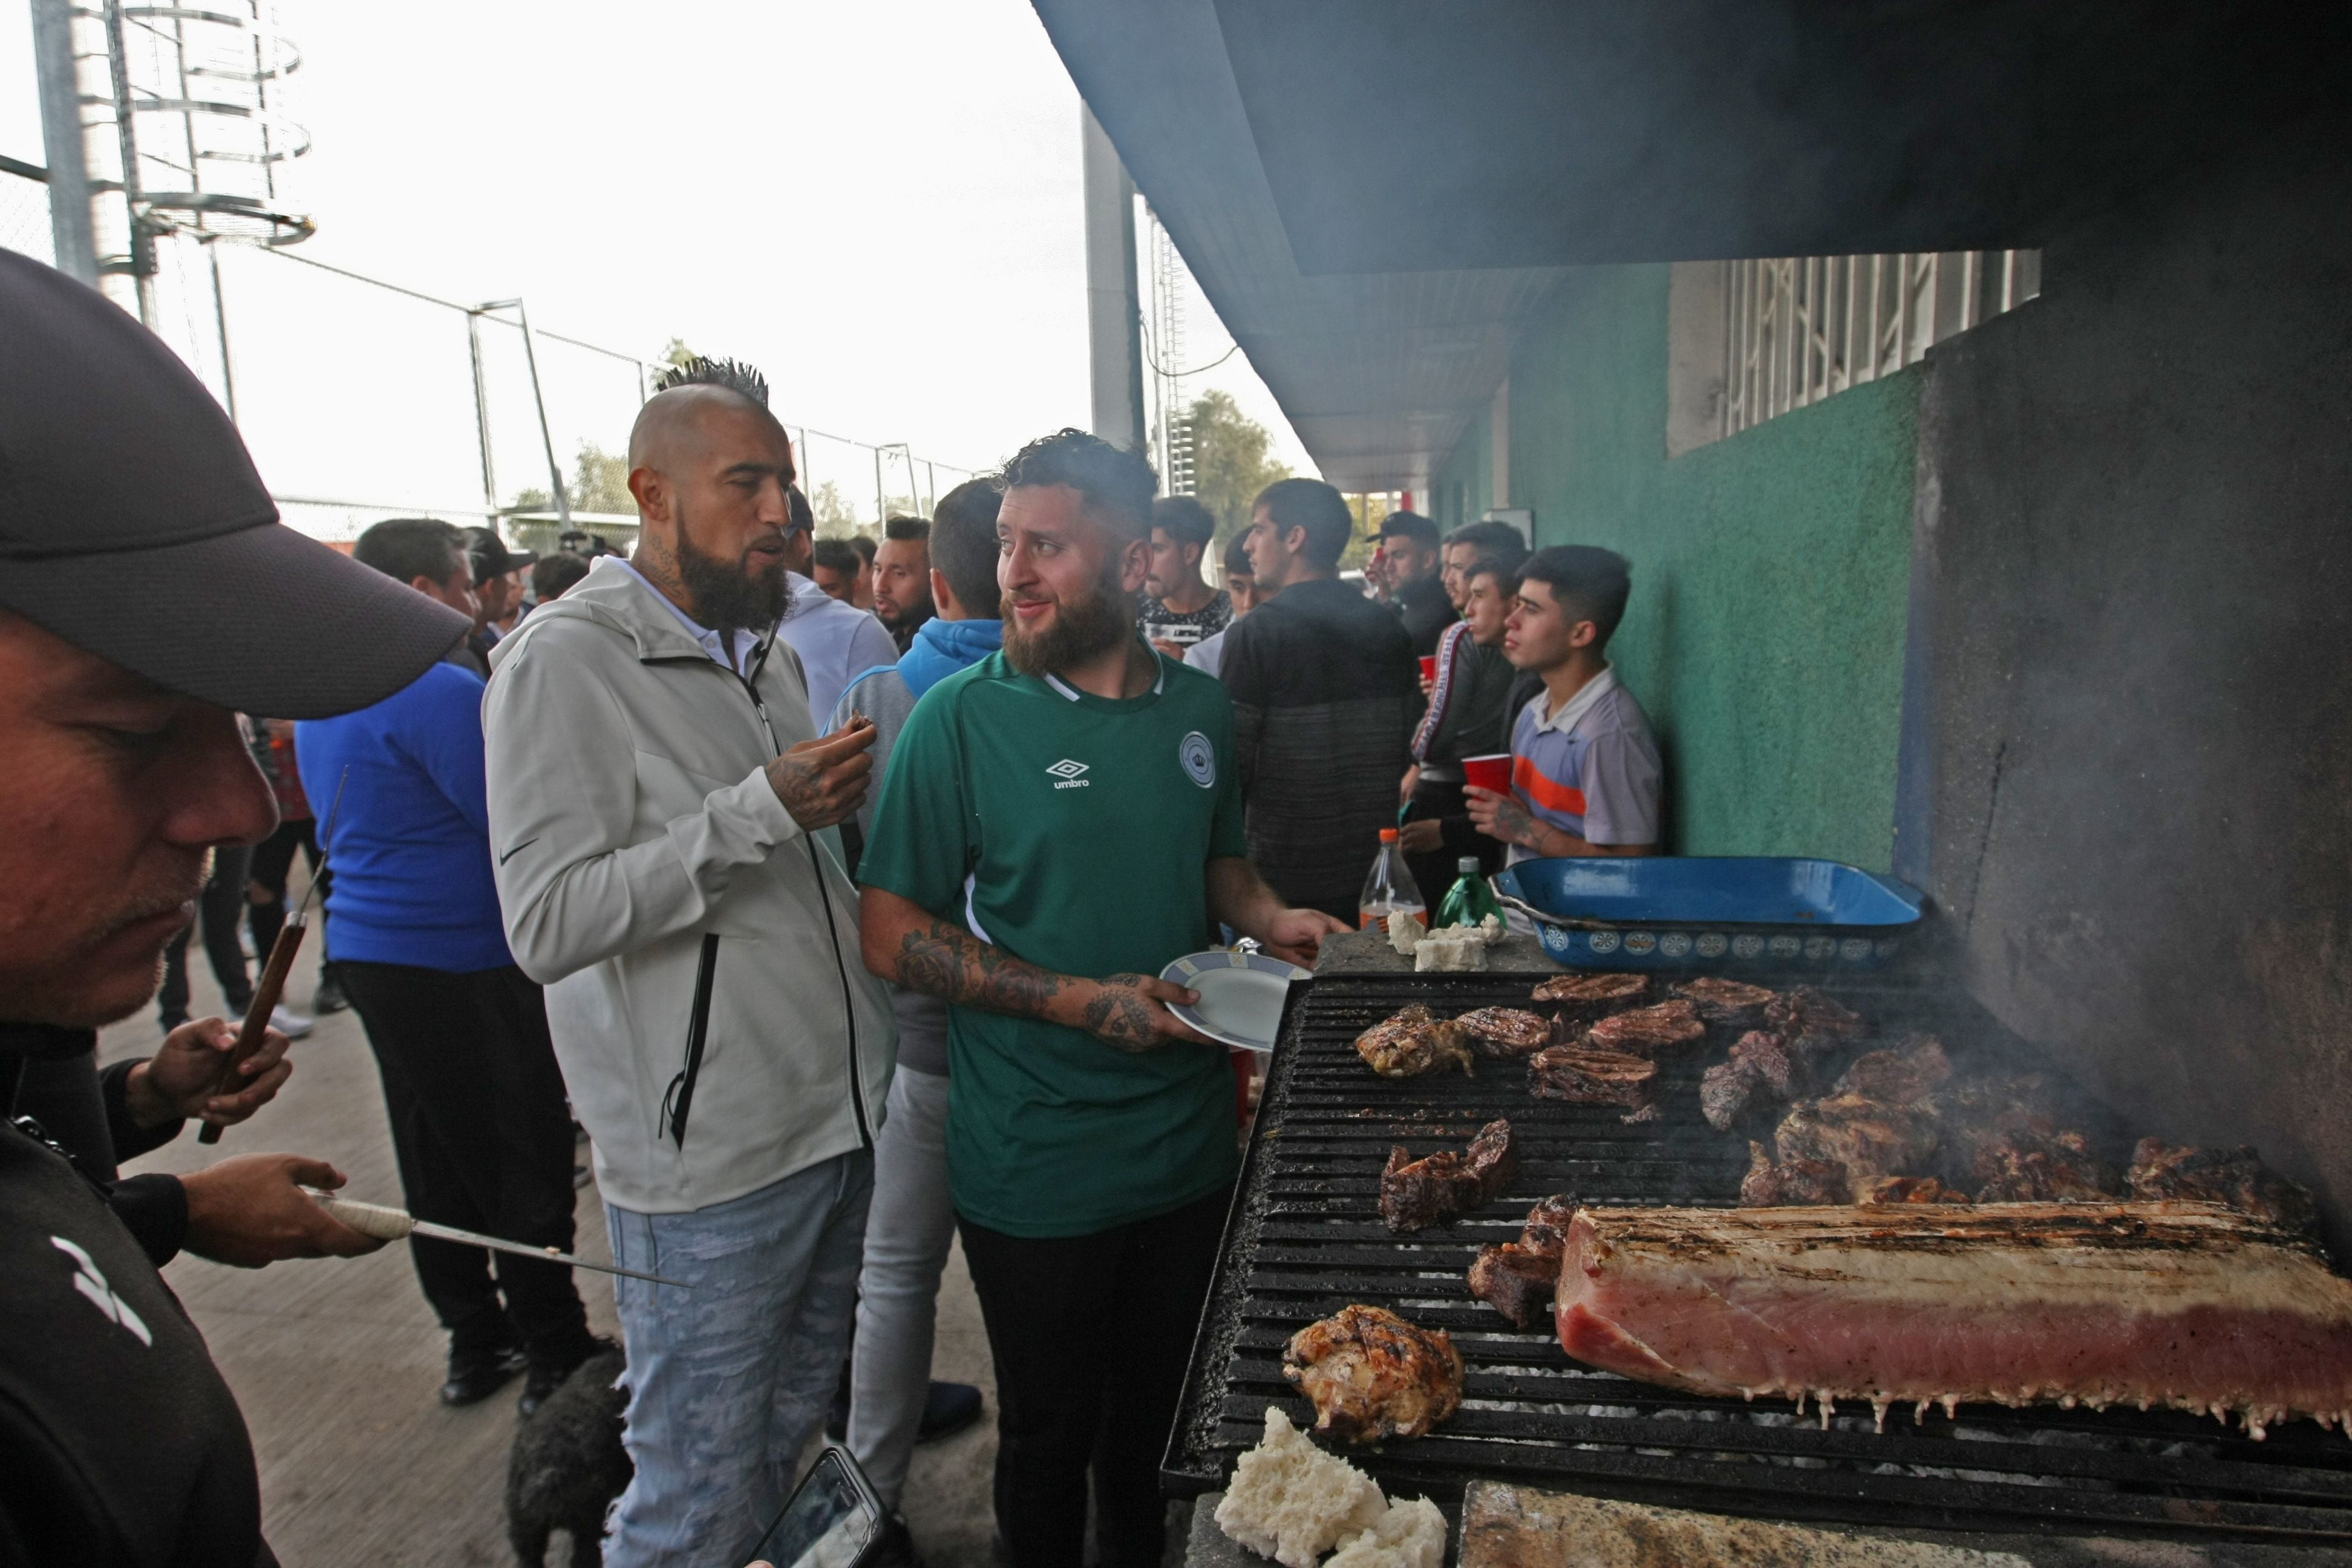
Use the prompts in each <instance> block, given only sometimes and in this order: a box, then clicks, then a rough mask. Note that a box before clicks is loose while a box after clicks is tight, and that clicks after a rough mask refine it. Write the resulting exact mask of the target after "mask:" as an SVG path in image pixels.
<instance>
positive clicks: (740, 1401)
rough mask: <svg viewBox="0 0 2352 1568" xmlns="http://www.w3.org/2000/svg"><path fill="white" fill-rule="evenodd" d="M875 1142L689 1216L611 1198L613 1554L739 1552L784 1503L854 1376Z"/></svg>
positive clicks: (736, 1558) (679, 1561)
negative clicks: (625, 1400)
mask: <svg viewBox="0 0 2352 1568" xmlns="http://www.w3.org/2000/svg"><path fill="white" fill-rule="evenodd" d="M873 1194H874V1156H873V1154H872V1153H871V1152H868V1151H866V1150H862V1149H861V1150H857V1151H855V1152H851V1153H847V1154H840V1155H836V1156H835V1157H834V1158H833V1159H830V1160H826V1161H823V1162H821V1163H817V1164H814V1165H812V1166H810V1167H809V1168H808V1169H807V1170H804V1171H797V1172H794V1173H793V1174H792V1175H789V1176H786V1177H785V1178H783V1180H782V1181H779V1182H773V1183H771V1184H768V1185H767V1186H764V1187H761V1189H760V1190H759V1191H757V1192H755V1193H747V1194H744V1195H743V1196H742V1197H740V1198H734V1199H731V1200H730V1201H729V1202H727V1203H723V1204H714V1205H711V1206H709V1208H701V1209H696V1210H693V1211H692V1212H690V1213H687V1214H656V1215H647V1214H635V1213H632V1212H631V1211H629V1210H627V1209H623V1208H616V1207H614V1206H612V1205H606V1207H605V1210H604V1219H605V1224H606V1226H607V1227H608V1228H609V1229H610V1230H611V1232H612V1236H613V1260H614V1262H615V1263H618V1264H620V1265H621V1266H622V1267H623V1268H639V1269H643V1270H645V1271H646V1272H647V1273H652V1274H660V1275H663V1276H665V1277H666V1278H668V1279H676V1280H678V1281H679V1282H681V1283H682V1284H685V1285H688V1286H691V1287H693V1289H685V1290H680V1289H672V1288H670V1287H668V1286H664V1285H655V1284H650V1283H648V1282H646V1281H645V1280H642V1279H625V1278H624V1279H615V1280H614V1282H613V1303H614V1307H615V1308H617V1309H618V1310H619V1313H620V1318H621V1332H622V1336H623V1338H624V1339H625V1341H626V1342H627V1352H628V1364H629V1374H628V1375H629V1412H628V1426H627V1429H626V1432H625V1435H624V1437H623V1441H624V1443H625V1445H626V1447H627V1448H628V1450H629V1458H631V1459H633V1460H634V1461H635V1463H636V1467H637V1473H636V1475H635V1478H634V1479H631V1480H630V1482H629V1487H628V1489H627V1490H626V1491H625V1492H623V1493H622V1494H621V1499H620V1501H619V1502H618V1503H616V1504H615V1505H614V1512H613V1522H612V1533H611V1534H610V1535H609V1536H607V1537H606V1538H605V1541H604V1562H605V1563H606V1564H607V1568H712V1565H713V1564H725V1563H740V1562H742V1561H743V1560H744V1559H745V1558H746V1557H747V1556H749V1555H750V1553H751V1547H752V1545H753V1543H754V1542H757V1541H758V1540H759V1539H760V1532H761V1531H763V1530H765V1529H767V1527H768V1522H769V1521H770V1520H771V1519H772V1518H773V1517H774V1515H775V1512H776V1510H778V1509H780V1508H782V1506H783V1502H784V1498H785V1496H786V1495H787V1493H788V1492H789V1490H790V1489H791V1487H792V1482H793V1468H794V1467H795V1466H796V1465H797V1464H798V1463H799V1460H800V1454H801V1450H802V1449H803V1448H804V1447H807V1446H808V1442H809V1439H810V1438H812V1437H814V1436H815V1435H816V1430H817V1426H818V1424H819V1423H820V1422H821V1421H823V1420H824V1411H825V1406H826V1405H828V1404H829V1403H830V1402H831V1400H832V1397H833V1391H834V1388H835V1384H837V1383H838V1382H839V1381H840V1377H841V1358H842V1354H843V1352H845V1350H846V1349H847V1342H848V1339H849V1323H850V1314H851V1313H852V1312H853V1311H854V1310H856V1300H855V1299H856V1291H857V1265H858V1254H859V1251H860V1249H861V1247H862V1245H863V1242H864V1239H865V1236H866V1204H867V1202H868V1201H869V1200H870V1199H871V1198H872V1196H873Z"/></svg>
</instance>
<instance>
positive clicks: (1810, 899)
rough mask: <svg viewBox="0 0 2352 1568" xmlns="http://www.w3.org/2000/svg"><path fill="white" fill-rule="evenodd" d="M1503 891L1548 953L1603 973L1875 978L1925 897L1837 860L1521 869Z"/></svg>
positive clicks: (1507, 874) (1584, 862) (1663, 860)
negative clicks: (1860, 973) (1529, 909)
mask: <svg viewBox="0 0 2352 1568" xmlns="http://www.w3.org/2000/svg"><path fill="white" fill-rule="evenodd" d="M1495 886H1496V889H1497V890H1499V891H1501V892H1503V893H1506V894H1507V895H1509V896H1510V897H1512V898H1516V899H1519V900H1523V901H1525V902H1526V903H1528V904H1529V905H1531V906H1533V907H1534V908H1535V909H1537V910H1541V911H1542V912H1543V913H1545V914H1548V915H1554V916H1558V917H1560V918H1561V919H1562V920H1563V921H1574V922H1575V923H1574V924H1559V925H1555V924H1550V923H1548V922H1544V921H1538V923H1537V926H1536V931H1537V933H1538V935H1539V936H1540V937H1541V938H1542V940H1543V944H1544V951H1545V952H1549V953H1550V954H1551V956H1552V957H1554V958H1556V959H1558V960H1559V962H1560V963H1567V964H1573V965H1576V966H1579V967H1591V968H1603V969H1652V968H1689V967H1696V968H1707V969H1732V968H1762V969H1785V968H1792V967H1807V968H1810V967H1818V966H1820V965H1822V964H1824V963H1830V964H1835V965H1838V966H1841V967H1843V966H1847V965H1853V966H1858V967H1859V966H1873V965H1876V964H1879V963H1885V961H1886V960H1887V959H1890V958H1892V957H1894V956H1895V954H1896V953H1898V952H1902V951H1903V950H1904V949H1905V948H1906V946H1907V945H1908V938H1909V937H1910V936H1911V935H1912V933H1913V931H1914V929H1915V928H1916V926H1917V925H1918V922H1919V917H1920V912H1921V899H1922V895H1921V894H1920V892H1919V890H1918V889H1916V888H1914V887H1911V886H1910V885H1908V884H1907V883H1904V882H1898V881H1896V880H1895V879H1893V878H1892V877H1880V876H1874V875H1873V874H1872V873H1870V872H1868V871H1864V870H1862V869H1859V868H1856V867H1853V866H1846V865H1841V864H1840V863H1838V862H1837V861H1835V860H1809V859H1796V858H1781V857H1776V856H1741V857H1729V856H1726V857H1706V856H1659V857H1654V858H1643V859H1616V858H1570V859H1558V860H1524V861H1521V862H1520V863H1519V864H1518V865H1517V866H1514V867H1511V868H1508V869H1507V870H1506V871H1504V872H1503V873H1502V874H1501V875H1499V876H1497V877H1496V879H1495Z"/></svg>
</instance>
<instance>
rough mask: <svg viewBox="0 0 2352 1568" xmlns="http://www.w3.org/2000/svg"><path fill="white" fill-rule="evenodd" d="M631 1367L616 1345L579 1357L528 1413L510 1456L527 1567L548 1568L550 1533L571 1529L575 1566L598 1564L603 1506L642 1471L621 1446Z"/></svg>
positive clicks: (513, 1529)
mask: <svg viewBox="0 0 2352 1568" xmlns="http://www.w3.org/2000/svg"><path fill="white" fill-rule="evenodd" d="M624 1371H625V1363H624V1362H623V1360H622V1358H621V1352H620V1350H619V1348H618V1347H617V1346H616V1347H614V1349H612V1350H608V1351H600V1352H597V1353H596V1354H594V1355H592V1356H590V1357H589V1358H588V1359H587V1360H586V1361H584V1362H583V1363H580V1366H579V1368H578V1369H577V1370H576V1371H574V1372H573V1373H572V1375H571V1376H570V1377H567V1378H565V1379H564V1380H563V1384H562V1386H561V1387H560V1388H558V1389H557V1390H556V1391H555V1392H554V1393H553V1394H549V1395H548V1396H547V1402H546V1403H545V1404H544V1405H541V1406H540V1407H539V1408H538V1409H537V1410H535V1411H533V1412H532V1413H531V1414H530V1415H527V1416H525V1417H523V1421H522V1425H521V1426H519V1427H517V1428H516V1430H515V1440H514V1451H513V1452H512V1453H511V1454H509V1456H508V1458H507V1539H508V1540H509V1541H510V1542H513V1543H514V1550H515V1556H516V1557H517V1558H519V1559H520V1560H521V1561H522V1562H523V1563H526V1564H528V1568H544V1565H545V1563H546V1562H547V1537H548V1532H549V1531H553V1530H562V1531H568V1532H569V1533H570V1534H571V1536H572V1568H598V1564H599V1563H602V1562H603V1561H604V1510H605V1509H606V1508H607V1507H609V1506H610V1505H611V1503H612V1501H613V1500H614V1498H616V1497H619V1496H620V1495H621V1491H622V1489H623V1488H625V1487H626V1486H627V1485H628V1484H629V1478H630V1477H631V1476H632V1475H634V1474H635V1473H636V1467H635V1466H634V1465H632V1464H631V1463H630V1462H629V1456H628V1453H627V1451H626V1450H625V1449H624V1448H623V1447H621V1413H622V1412H623V1411H624V1410H625V1409H626V1408H627V1407H628V1403H629V1395H628V1393H627V1391H626V1390H625V1389H616V1388H614V1386H613V1384H614V1381H615V1380H616V1379H618V1378H619V1377H620V1376H621V1374H622V1373H623V1372H624Z"/></svg>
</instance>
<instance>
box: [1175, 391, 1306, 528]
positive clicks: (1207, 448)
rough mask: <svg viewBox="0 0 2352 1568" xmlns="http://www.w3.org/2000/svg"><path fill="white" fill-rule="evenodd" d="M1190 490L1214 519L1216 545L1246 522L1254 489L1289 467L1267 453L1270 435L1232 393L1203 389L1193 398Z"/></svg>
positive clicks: (1282, 476) (1284, 475) (1286, 473)
mask: <svg viewBox="0 0 2352 1568" xmlns="http://www.w3.org/2000/svg"><path fill="white" fill-rule="evenodd" d="M1188 417H1189V418H1190V419H1191V421H1192V495H1193V499H1195V500H1198V501H1199V502H1200V503H1201V504H1202V506H1205V507H1207V508H1208V509H1209V511H1210V514H1211V515H1212V516H1213V517H1214V518H1215V519H1216V520H1217V541H1216V547H1217V548H1218V549H1220V550H1222V549H1223V546H1224V542H1225V541H1226V540H1228V539H1231V538H1232V537H1233V536H1234V534H1236V533H1239V532H1241V531H1243V530H1244V529H1246V528H1248V527H1249V521H1250V503H1251V502H1253V501H1255V500H1257V493H1258V491H1260V490H1262V489H1265V487H1266V486H1268V485H1270V484H1272V483H1274V481H1275V480H1276V479H1288V478H1290V470H1289V469H1288V468H1286V467H1284V466H1283V465H1282V464H1281V463H1279V462H1276V460H1275V459H1274V458H1270V457H1268V456H1267V455H1266V453H1267V448H1268V447H1270V446H1272V444H1273V440H1274V437H1273V436H1272V435H1271V434H1270V433H1269V432H1268V431H1267V430H1266V427H1265V426H1263V425H1261V424H1259V423H1258V422H1257V421H1256V420H1255V419H1253V418H1251V417H1250V416H1248V415H1246V414H1244V413H1243V412H1242V410H1241V405H1239V404H1237V403H1235V402H1234V400H1233V397H1232V396H1231V395H1229V394H1227V393H1223V392H1214V391H1212V392H1204V393H1202V395H1200V396H1198V397H1196V398H1194V399H1193V400H1192V410H1191V413H1190V414H1189V416H1188Z"/></svg>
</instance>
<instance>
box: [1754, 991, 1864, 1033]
mask: <svg viewBox="0 0 2352 1568" xmlns="http://www.w3.org/2000/svg"><path fill="white" fill-rule="evenodd" d="M1764 1026H1765V1027H1766V1028H1768V1029H1769V1030H1771V1031H1772V1032H1773V1033H1774V1034H1776V1035H1778V1036H1780V1037H1781V1038H1783V1039H1788V1040H1793V1039H1797V1038H1799V1037H1802V1036H1806V1035H1822V1036H1826V1037H1829V1038H1831V1039H1833V1040H1851V1039H1853V1038H1856V1037H1859V1036H1860V1035H1862V1034H1863V1033H1864V1028H1865V1026H1864V1023H1863V1021H1862V1018H1861V1016H1860V1015H1858V1014H1856V1013H1853V1012H1852V1011H1850V1010H1849V1009H1847V1008H1845V1007H1843V1006H1841V1005H1838V1004H1837V1003H1835V1002H1832V1001H1831V1000H1830V999H1829V998H1828V997H1827V996H1825V995H1823V994H1822V993H1821V992H1820V991H1818V990H1816V989H1814V988H1813V987H1812V986H1811V985H1800V986H1797V987H1796V988H1794V989H1793V990H1789V991H1783V992H1782V993H1780V994H1779V995H1778V996H1775V997H1774V998H1772V1000H1770V1001H1769V1002H1767V1003H1765V1004H1764Z"/></svg>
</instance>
